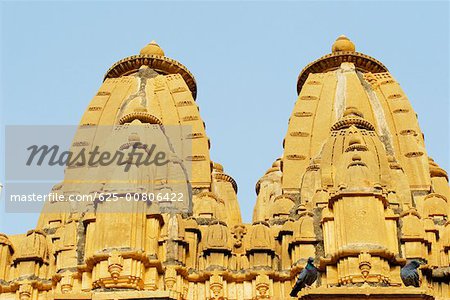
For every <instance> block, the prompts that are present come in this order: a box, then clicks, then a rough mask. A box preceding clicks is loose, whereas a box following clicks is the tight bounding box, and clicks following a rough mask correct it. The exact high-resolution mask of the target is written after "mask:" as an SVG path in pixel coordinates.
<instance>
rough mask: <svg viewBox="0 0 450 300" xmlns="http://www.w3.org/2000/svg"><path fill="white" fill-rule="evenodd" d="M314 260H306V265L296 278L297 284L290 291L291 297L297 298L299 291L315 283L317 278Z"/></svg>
mask: <svg viewBox="0 0 450 300" xmlns="http://www.w3.org/2000/svg"><path fill="white" fill-rule="evenodd" d="M313 262H314V258H312V257H310V258H308V263H307V264H306V267H305V268H304V269H303V270H302V271H301V272H300V275H299V276H298V278H297V282H296V283H295V285H294V288H293V289H292V291H291V294H290V295H291V297H297V294H298V292H300V291H301V289H303V288H304V287H307V286H310V285H312V284H313V283H314V281H316V279H317V276H318V273H319V272H318V271H317V268H316V267H315V266H314V264H313Z"/></svg>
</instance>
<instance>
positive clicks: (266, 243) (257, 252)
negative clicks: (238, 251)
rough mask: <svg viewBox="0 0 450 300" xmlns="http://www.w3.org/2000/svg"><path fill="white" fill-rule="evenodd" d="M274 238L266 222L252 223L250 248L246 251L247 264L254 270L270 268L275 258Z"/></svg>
mask: <svg viewBox="0 0 450 300" xmlns="http://www.w3.org/2000/svg"><path fill="white" fill-rule="evenodd" d="M273 240H274V238H273V237H272V235H271V233H270V228H269V224H268V223H267V222H263V221H260V222H254V223H253V224H252V227H251V235H250V243H249V245H251V248H249V249H247V256H248V260H249V264H250V265H251V266H253V267H254V268H272V267H273V261H274V258H275V251H274V245H273Z"/></svg>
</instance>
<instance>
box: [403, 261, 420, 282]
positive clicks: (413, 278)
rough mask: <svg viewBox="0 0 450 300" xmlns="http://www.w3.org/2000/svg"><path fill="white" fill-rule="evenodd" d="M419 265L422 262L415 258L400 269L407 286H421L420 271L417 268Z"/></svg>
mask: <svg viewBox="0 0 450 300" xmlns="http://www.w3.org/2000/svg"><path fill="white" fill-rule="evenodd" d="M419 266H420V263H419V262H418V261H416V260H413V261H411V262H410V263H409V264H407V265H406V266H404V267H403V268H402V269H401V270H400V277H401V278H402V281H403V283H404V284H405V286H410V285H412V286H415V287H419V286H420V280H419V272H417V268H418V267H419Z"/></svg>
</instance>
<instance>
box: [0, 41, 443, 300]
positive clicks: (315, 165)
mask: <svg viewBox="0 0 450 300" xmlns="http://www.w3.org/2000/svg"><path fill="white" fill-rule="evenodd" d="M331 50H332V51H331V53H330V54H327V55H325V56H322V57H321V58H319V59H317V60H316V61H314V62H312V63H311V64H309V65H307V66H306V67H305V68H304V69H303V70H302V71H301V72H300V75H299V77H298V82H297V91H298V98H297V102H296V104H295V106H294V110H293V112H292V114H291V117H290V119H289V126H288V132H287V133H286V135H285V139H284V142H283V149H284V150H283V155H282V157H280V158H278V159H276V160H275V162H274V163H273V164H272V165H271V166H270V168H269V169H268V170H267V172H266V173H265V174H263V176H262V177H261V178H260V179H259V180H258V182H257V183H256V195H257V196H256V205H255V208H254V213H253V222H252V224H245V223H243V222H242V219H241V213H240V209H239V204H238V200H237V183H236V182H235V181H234V180H233V178H232V177H231V176H229V175H227V174H226V173H225V168H224V167H223V166H222V165H221V164H219V163H217V162H214V161H212V160H211V158H210V153H209V148H210V141H209V138H208V137H207V135H206V131H205V124H204V122H203V121H202V118H201V116H200V111H199V108H198V106H197V104H196V102H195V99H196V94H197V86H196V81H195V79H194V77H193V75H192V74H191V73H190V72H189V70H188V69H187V68H186V67H185V66H183V65H182V64H180V63H179V62H177V61H175V60H173V59H171V58H168V57H166V56H165V53H164V51H163V50H162V49H161V47H159V45H158V44H156V43H155V42H151V43H150V44H148V45H147V46H145V47H144V48H143V49H142V50H141V52H140V54H139V55H134V56H130V57H127V58H125V59H122V60H120V61H118V62H117V63H116V64H114V65H113V66H112V67H111V68H110V69H109V70H108V71H107V73H106V75H105V78H104V82H103V84H102V85H101V87H100V89H99V91H98V92H97V94H96V95H95V96H94V98H93V99H92V101H91V103H90V105H89V106H88V107H87V109H86V112H85V113H84V115H83V117H82V120H81V122H80V125H79V129H78V132H77V134H76V136H75V137H74V140H73V143H72V146H71V147H72V150H73V151H74V152H76V151H78V150H77V149H79V148H80V147H91V146H92V145H95V144H98V143H99V141H98V139H99V134H98V130H97V129H96V128H99V127H100V126H104V127H105V128H111V131H110V132H109V133H108V135H107V136H108V138H107V139H106V141H102V143H105V144H106V147H107V148H108V149H112V150H113V149H121V150H123V151H131V150H130V149H134V148H133V147H134V146H133V145H137V143H140V144H139V145H141V144H142V143H147V142H150V141H151V139H152V138H153V136H149V134H148V132H149V130H152V131H151V132H153V135H154V136H159V137H162V138H161V140H163V141H165V142H164V143H165V146H164V147H165V149H167V151H168V152H169V153H171V156H170V159H169V163H168V164H167V166H166V167H165V168H164V169H163V171H160V169H158V170H156V169H154V168H150V167H142V166H138V165H133V162H129V163H130V164H131V165H133V167H132V168H131V169H130V170H129V172H127V173H126V174H125V173H124V172H123V170H116V169H119V168H118V167H116V169H114V168H111V167H109V168H106V167H102V166H95V167H92V166H91V167H86V166H78V165H70V166H68V167H67V168H66V172H65V177H64V180H63V181H62V182H61V183H60V184H58V185H56V186H55V187H54V188H53V190H52V192H55V193H62V194H65V195H67V194H74V193H87V194H92V193H93V192H94V191H95V192H114V193H117V194H118V195H119V197H124V195H125V194H132V193H137V192H138V191H139V192H148V193H150V192H151V193H153V192H155V191H166V190H169V191H174V189H175V188H176V189H177V191H180V192H182V193H183V194H184V195H186V197H188V199H187V200H188V202H189V203H190V205H188V207H187V208H186V210H181V209H180V210H177V209H173V208H171V207H169V206H164V205H165V204H163V203H162V204H161V205H160V206H158V211H155V210H153V209H150V208H149V207H148V206H147V205H146V204H145V203H143V204H141V203H138V204H135V205H134V206H133V207H132V211H121V210H120V209H118V210H112V211H107V208H110V207H111V205H113V204H110V203H109V202H106V201H101V199H100V200H99V199H96V201H95V203H94V204H92V205H89V204H87V205H83V206H78V207H75V208H74V207H72V206H70V205H69V204H67V203H46V204H45V207H44V211H43V212H42V214H41V216H40V219H39V221H38V224H37V226H36V228H35V229H32V230H29V231H28V232H27V233H25V234H20V235H9V236H7V235H5V234H0V258H1V259H0V300H6V299H21V300H38V299H55V300H56V299H59V300H63V299H190V300H202V299H227V300H241V299H244V300H254V299H293V298H290V296H289V293H290V291H291V288H292V286H293V285H294V282H295V280H296V277H297V276H298V274H299V272H300V271H301V270H302V269H303V268H304V266H305V264H306V261H307V260H308V258H309V257H313V258H314V259H315V265H316V266H317V267H318V269H319V271H320V276H319V278H318V280H317V281H316V282H315V283H314V285H313V286H312V287H310V288H308V289H304V290H302V291H301V292H300V293H299V295H298V298H299V299H430V300H431V299H450V287H449V283H450V252H449V251H450V222H449V221H448V215H449V213H450V211H449V208H450V206H449V203H448V201H449V197H450V189H449V184H448V175H447V173H446V172H445V171H444V170H443V169H441V168H440V167H439V166H438V165H437V164H436V162H434V161H433V159H432V158H430V157H429V156H428V155H427V152H426V149H425V144H424V137H423V134H422V132H421V130H420V127H419V124H418V120H417V115H416V113H415V112H414V110H413V108H412V107H411V104H410V102H409V100H408V98H407V96H406V95H405V93H404V92H403V91H402V89H401V87H400V85H399V83H398V82H397V81H396V80H395V78H394V77H393V76H392V75H391V74H390V73H389V71H388V69H387V68H386V67H385V66H384V65H383V64H382V63H381V62H379V61H378V60H376V59H374V58H372V57H370V56H368V55H366V54H362V53H359V52H356V49H355V45H354V44H353V42H352V41H350V40H349V39H348V38H347V37H345V36H340V37H338V39H337V40H336V41H335V42H334V44H333V45H332V49H331ZM165 128H189V129H190V131H189V132H188V133H187V132H185V131H184V130H182V129H180V130H178V131H177V130H176V129H175V130H174V132H172V133H171V135H170V136H169V137H168V134H167V130H166V129H165ZM87 129H94V131H92V130H87ZM96 130H97V131H96ZM280 134H281V133H280ZM171 138H172V139H177V138H178V139H180V140H183V141H188V142H189V145H190V148H189V149H188V151H186V149H184V148H183V147H182V146H176V143H171V140H170V139H171ZM435 146H437V145H435ZM141 150H142V149H141ZM144 150H145V149H144ZM184 164H186V165H187V164H188V165H189V172H184V171H185V167H184ZM187 173H189V174H187ZM171 174H172V175H173V174H181V175H180V176H178V177H176V176H175V177H176V187H174V186H172V185H171V183H170V180H168V178H169V177H170V176H171ZM114 176H117V177H114ZM80 178H87V179H88V181H89V182H90V183H92V184H89V185H80V184H78V183H79V180H80ZM112 178H114V180H112ZM171 178H172V179H173V178H174V177H173V176H172V177H171ZM112 181H115V182H116V181H117V182H125V184H122V185H120V184H113V183H111V182H112ZM150 182H151V184H150ZM117 205H119V204H117ZM411 260H417V261H419V262H421V266H420V270H419V273H420V280H421V284H420V287H410V286H409V287H406V286H404V284H403V283H402V280H401V278H400V269H401V267H402V266H404V265H405V264H406V263H407V262H409V261H411Z"/></svg>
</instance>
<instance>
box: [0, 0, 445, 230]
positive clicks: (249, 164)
mask: <svg viewBox="0 0 450 300" xmlns="http://www.w3.org/2000/svg"><path fill="white" fill-rule="evenodd" d="M448 26H449V3H448V2H430V1H427V2H417V1H402V2H386V1H378V2H364V3H359V2H356V1H355V2H337V1H334V2H322V1H319V2H315V3H313V2H253V1H252V2H244V3H241V2H116V1H108V2H106V1H105V2H104V1H98V2H56V1H55V2H35V1H33V2H2V3H1V76H2V78H1V121H2V122H1V123H2V126H4V125H5V124H28V125H30V124H31V125H32V124H72V125H73V124H78V122H79V120H80V118H81V116H82V114H83V112H84V110H85V108H86V107H87V105H88V104H89V102H90V100H91V98H92V96H93V95H94V94H95V93H96V91H97V89H98V88H99V87H100V85H101V83H102V78H103V75H104V73H105V72H106V70H107V69H108V68H109V67H110V66H111V65H112V64H113V63H114V62H116V61H118V60H119V59H122V58H124V57H126V56H129V55H133V54H137V53H138V52H139V50H140V49H141V48H142V47H143V46H144V45H145V44H147V43H148V42H149V41H150V40H153V39H155V40H156V41H157V42H158V43H159V44H160V45H161V47H162V48H163V49H164V50H165V52H166V55H167V56H169V57H171V58H174V59H176V60H178V61H180V62H181V63H183V64H184V65H185V66H187V67H188V68H189V69H190V71H191V72H192V73H193V74H194V75H195V77H196V80H197V83H198V97H197V103H198V105H199V106H200V109H201V114H202V117H203V119H204V121H205V122H206V126H207V128H206V130H207V134H208V135H209V137H210V139H211V157H212V159H213V160H215V161H217V162H220V163H222V164H223V165H224V167H225V170H226V172H227V173H229V174H230V175H231V176H233V177H234V178H235V179H236V181H237V182H238V185H239V202H240V206H241V211H242V214H243V217H244V220H245V221H247V222H248V221H250V220H251V215H252V212H253V206H254V203H255V198H256V197H255V191H254V186H255V183H256V181H257V180H258V179H259V178H260V177H261V176H262V175H263V174H264V172H265V171H266V170H267V168H268V167H269V166H270V165H271V163H272V162H273V161H274V160H275V159H276V158H277V157H279V156H280V155H281V154H282V145H281V143H282V140H283V137H284V135H285V132H286V130H287V122H288V118H289V115H290V113H291V110H292V109H293V106H294V103H295V100H296V80H297V75H298V73H299V72H300V70H301V69H302V68H303V67H304V66H305V65H306V64H308V63H309V62H311V61H313V60H314V59H316V58H318V57H320V56H321V55H323V54H326V53H329V52H330V47H331V44H332V43H333V41H334V39H335V38H336V37H337V36H339V35H340V34H345V35H347V36H348V37H350V38H351V39H352V40H353V41H354V42H355V44H356V48H357V50H358V51H360V52H363V53H366V54H368V55H371V56H373V57H375V58H377V59H379V60H380V61H382V62H383V63H384V64H385V65H386V66H387V67H388V68H389V70H390V71H391V72H392V74H393V75H394V76H395V77H396V79H397V80H398V81H399V82H400V83H401V84H402V87H403V89H404V90H405V91H406V93H407V95H408V96H409V99H410V101H411V102H412V105H413V107H414V109H415V110H416V112H417V113H418V114H419V122H420V125H421V128H422V130H423V131H424V133H425V138H426V144H427V150H428V152H429V154H430V155H431V156H432V157H434V158H435V160H436V161H437V162H438V163H439V164H440V165H441V166H442V167H444V168H445V169H447V170H449V169H450V163H449V161H450V158H449V153H450V151H449V140H450V138H449V127H450V126H449V113H450V112H449V27H448ZM18 138H20V137H18ZM1 144H2V149H3V145H4V143H3V141H2V143H1ZM2 151H3V150H2ZM0 166H1V169H2V171H3V170H4V157H3V155H2V157H1V159H0ZM1 181H2V182H3V181H4V174H2V177H1ZM37 217H38V215H37V214H11V213H5V212H4V209H3V203H2V204H1V208H0V232H6V233H8V234H13V233H21V232H26V230H27V229H30V228H32V227H34V226H35V224H36V220H37Z"/></svg>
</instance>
